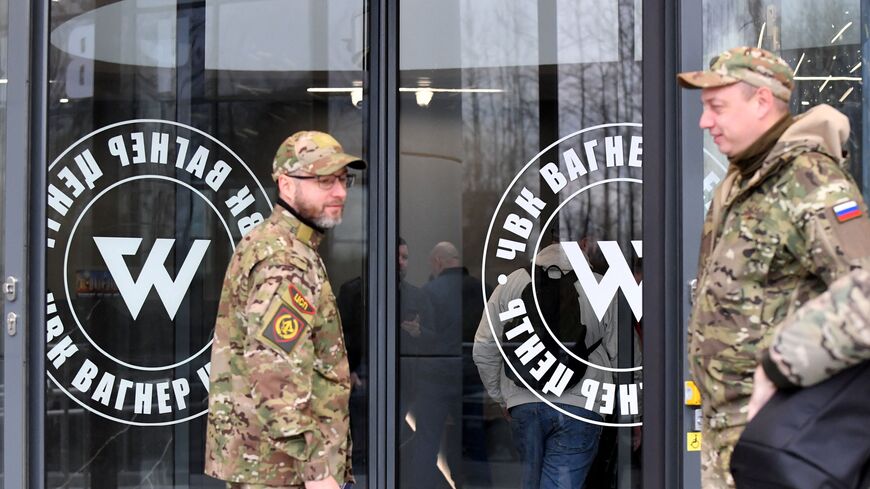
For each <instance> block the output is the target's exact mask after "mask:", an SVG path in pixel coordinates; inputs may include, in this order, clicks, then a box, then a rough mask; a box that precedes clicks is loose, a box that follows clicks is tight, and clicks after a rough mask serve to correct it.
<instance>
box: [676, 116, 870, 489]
mask: <svg viewBox="0 0 870 489" xmlns="http://www.w3.org/2000/svg"><path fill="white" fill-rule="evenodd" d="M847 138H848V120H847V119H846V118H845V116H843V115H842V114H840V113H839V112H837V111H836V110H834V109H832V108H830V107H828V106H819V107H816V108H814V109H812V110H811V111H809V112H808V113H806V114H804V115H803V116H801V117H798V118H797V119H796V121H795V122H794V124H792V126H791V127H789V128H788V129H787V130H786V132H785V133H784V134H783V135H782V136H781V137H780V139H779V140H778V142H777V143H776V145H775V146H774V148H773V150H772V151H771V152H770V153H769V154H768V156H767V157H766V158H765V160H764V162H763V163H762V165H761V168H760V169H759V170H757V171H756V172H755V174H753V175H752V176H751V177H750V178H748V179H747V180H742V178H741V176H740V173H739V172H738V171H734V169H733V168H732V171H729V174H728V176H727V177H726V178H725V180H723V182H722V183H721V184H720V186H719V187H718V188H717V190H716V194H715V196H714V201H713V203H712V205H711V207H710V211H709V212H708V215H707V220H706V222H705V224H704V235H703V238H702V243H701V253H700V261H699V267H698V270H699V275H698V282H697V289H696V291H695V294H694V307H693V310H692V314H691V319H690V322H689V340H688V344H689V362H690V367H691V371H692V376H693V378H694V380H695V381H696V382H697V384H698V386H699V388H700V390H701V397H702V409H703V414H704V423H703V428H704V429H703V444H702V484H703V486H704V487H705V488H708V487H709V488H719V487H733V482H732V481H731V479H730V474H729V473H728V467H729V463H730V455H731V450H732V449H733V446H734V444H735V443H736V441H737V438H738V437H739V434H740V431H741V430H742V427H743V426H744V425H745V423H746V411H747V404H748V400H749V396H750V394H751V392H752V378H753V372H754V370H755V367H756V365H757V359H756V357H757V355H758V354H759V353H760V352H761V351H762V350H764V349H766V348H767V346H768V345H769V344H770V340H771V336H772V333H773V331H774V328H773V326H775V325H777V324H779V323H780V322H781V321H783V319H784V318H785V317H786V316H787V315H788V314H789V313H791V312H793V311H795V310H796V309H798V308H799V307H800V306H801V305H802V304H804V303H806V302H807V301H808V300H810V299H812V298H813V297H815V296H817V295H819V294H820V293H822V292H824V291H825V289H826V288H827V286H828V284H830V283H831V282H833V281H834V280H836V279H837V278H838V277H840V276H843V275H845V274H847V273H849V271H850V270H851V269H852V268H856V267H860V266H861V265H862V263H864V262H866V260H867V257H868V255H870V239H868V235H870V221H868V220H867V216H866V213H867V208H866V205H865V204H864V202H863V200H862V198H861V194H860V192H859V191H858V188H857V187H856V185H855V184H854V182H853V181H852V179H851V178H850V177H849V176H848V174H847V173H846V172H845V170H844V169H843V168H841V167H840V165H839V164H838V163H842V161H841V160H842V158H841V155H842V145H843V143H844V142H845V141H846V139H847ZM850 203H851V204H854V205H855V206H856V207H857V208H858V209H859V214H861V213H863V215H860V216H857V217H854V218H849V219H845V220H841V219H840V218H838V217H837V213H836V211H835V208H839V207H841V206H843V205H846V204H849V205H851V204H850Z"/></svg>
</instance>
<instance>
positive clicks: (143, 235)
mask: <svg viewBox="0 0 870 489" xmlns="http://www.w3.org/2000/svg"><path fill="white" fill-rule="evenodd" d="M271 207H272V204H271V201H270V199H269V197H268V196H267V194H266V192H265V190H264V189H263V186H262V185H261V184H260V182H259V180H258V179H257V178H256V177H255V176H254V174H253V172H252V171H251V169H250V168H249V167H248V166H247V165H246V164H245V163H244V161H242V160H241V159H240V158H239V157H238V156H237V155H236V154H235V153H234V152H233V151H232V150H230V149H229V148H228V147H227V146H226V145H225V144H223V143H221V142H220V141H219V140H217V139H215V138H214V137H212V136H210V135H209V134H207V133H205V132H203V131H200V130H198V129H195V128H193V127H190V126H187V125H184V124H180V123H177V122H172V121H164V120H152V119H139V120H130V121H125V122H120V123H117V124H112V125H109V126H106V127H103V128H101V129H98V130H96V131H94V132H92V133H90V134H88V135H87V136H85V137H83V138H82V139H80V140H79V141H77V142H76V143H74V144H73V145H71V146H70V147H69V148H67V149H66V150H65V151H63V153H61V155H60V156H58V158H57V159H55V160H54V161H53V162H52V163H51V165H50V166H49V175H48V221H47V243H46V246H47V252H46V260H47V266H46V268H47V270H48V273H47V276H46V282H47V286H48V290H47V322H46V334H47V340H48V345H47V352H48V353H47V365H46V370H47V374H48V376H49V378H50V379H51V380H52V381H53V382H54V383H55V384H56V385H57V387H58V388H59V389H60V390H62V391H63V392H64V393H65V394H66V395H67V396H69V397H70V398H72V399H73V400H74V401H75V402H76V403H78V404H79V405H81V406H82V407H84V408H85V409H87V410H89V411H90V412H92V413H94V414H96V415H98V416H101V417H103V418H106V419H109V420H112V421H116V422H119V423H124V424H130V425H137V426H161V425H171V424H177V423H182V422H185V421H188V420H191V419H193V418H195V417H198V416H202V415H203V414H205V413H206V411H207V399H208V387H209V385H208V377H209V368H210V364H209V360H210V346H211V341H212V334H213V331H214V321H215V318H216V315H217V305H218V302H219V300H220V294H221V284H222V282H223V274H224V272H225V270H226V264H227V263H228V262H229V260H230V257H231V256H232V253H233V249H234V248H235V245H236V243H238V241H239V240H240V239H241V238H242V237H243V236H244V235H245V234H247V232H248V231H250V230H251V229H252V228H253V227H254V226H255V225H257V224H259V223H260V222H262V221H263V220H264V218H265V216H267V215H268V213H269V212H270V211H271ZM283 331H292V325H288V326H287V327H286V328H285V329H283Z"/></svg>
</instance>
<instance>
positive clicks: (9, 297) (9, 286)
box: [3, 275, 18, 302]
mask: <svg viewBox="0 0 870 489" xmlns="http://www.w3.org/2000/svg"><path fill="white" fill-rule="evenodd" d="M3 293H4V294H5V295H6V302H13V301H14V300H15V298H16V297H18V279H17V278H15V277H13V276H11V275H10V276H8V277H6V281H5V282H3Z"/></svg>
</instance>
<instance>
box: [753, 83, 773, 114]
mask: <svg viewBox="0 0 870 489" xmlns="http://www.w3.org/2000/svg"><path fill="white" fill-rule="evenodd" d="M755 100H756V102H757V103H758V108H759V114H758V115H759V116H761V117H767V115H768V114H769V113H771V112H773V111H775V110H776V97H775V96H774V95H773V92H771V91H770V89H769V88H767V87H760V88H759V89H758V90H757V91H756V92H755Z"/></svg>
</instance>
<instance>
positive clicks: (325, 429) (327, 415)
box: [205, 207, 352, 488]
mask: <svg viewBox="0 0 870 489" xmlns="http://www.w3.org/2000/svg"><path fill="white" fill-rule="evenodd" d="M321 237H322V236H321V235H320V234H319V233H318V232H317V231H315V230H313V229H312V228H310V227H309V226H307V225H305V224H303V223H302V222H300V221H299V219H297V218H296V217H295V216H294V215H293V214H291V213H290V212H288V211H287V210H286V209H284V208H282V207H275V210H274V211H273V213H272V215H271V217H269V219H268V220H266V221H265V222H264V223H263V224H261V225H259V226H257V227H256V228H255V229H253V230H252V231H251V232H250V234H248V235H247V236H245V238H244V239H243V240H242V242H241V243H240V244H239V246H238V247H237V248H236V251H235V253H234V254H233V257H232V260H231V262H230V265H229V267H228V269H227V273H226V277H225V278H224V284H223V291H222V293H221V300H220V306H219V310H218V316H217V322H216V325H215V334H214V343H213V344H212V360H211V374H210V393H209V413H208V429H207V439H206V465H205V472H206V474H208V475H211V476H213V477H216V478H218V479H223V480H226V481H230V482H239V483H248V484H263V485H269V486H280V487H294V488H295V487H303V486H304V482H305V481H310V480H319V479H323V478H326V477H328V476H333V477H334V478H335V479H336V481H338V482H339V484H341V483H342V482H343V481H348V480H352V479H351V474H350V468H351V464H350V458H349V457H350V432H349V419H348V418H349V416H348V399H349V395H350V373H349V370H348V363H347V353H346V350H345V345H344V338H343V335H342V330H341V321H340V319H339V316H338V312H337V311H338V310H337V308H336V304H335V296H334V295H333V293H332V288H331V287H330V285H329V281H328V278H327V275H326V270H325V268H324V266H323V262H322V261H321V259H320V256H319V255H318V254H317V251H316V247H317V245H318V243H319V242H320V240H321Z"/></svg>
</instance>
